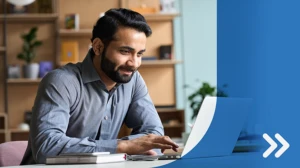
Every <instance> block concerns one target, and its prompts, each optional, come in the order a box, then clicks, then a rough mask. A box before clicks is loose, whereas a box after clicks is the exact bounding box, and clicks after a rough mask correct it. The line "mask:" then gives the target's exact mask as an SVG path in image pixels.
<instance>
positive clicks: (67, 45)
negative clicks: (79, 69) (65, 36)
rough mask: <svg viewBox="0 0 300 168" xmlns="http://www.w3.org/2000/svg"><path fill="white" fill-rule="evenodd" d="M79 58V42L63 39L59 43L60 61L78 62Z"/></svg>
mask: <svg viewBox="0 0 300 168" xmlns="http://www.w3.org/2000/svg"><path fill="white" fill-rule="evenodd" d="M78 58H79V44H78V42H77V41H64V42H62V44H61V57H60V61H61V62H62V63H67V62H73V63H76V62H78Z"/></svg>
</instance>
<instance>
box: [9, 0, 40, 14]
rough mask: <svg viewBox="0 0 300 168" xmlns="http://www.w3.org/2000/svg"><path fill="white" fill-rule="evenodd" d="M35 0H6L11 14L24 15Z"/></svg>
mask: <svg viewBox="0 0 300 168" xmlns="http://www.w3.org/2000/svg"><path fill="white" fill-rule="evenodd" d="M34 1H35V0H7V2H8V3H9V4H10V5H11V10H10V11H12V13H26V10H27V7H26V5H29V4H31V3H33V2H34Z"/></svg>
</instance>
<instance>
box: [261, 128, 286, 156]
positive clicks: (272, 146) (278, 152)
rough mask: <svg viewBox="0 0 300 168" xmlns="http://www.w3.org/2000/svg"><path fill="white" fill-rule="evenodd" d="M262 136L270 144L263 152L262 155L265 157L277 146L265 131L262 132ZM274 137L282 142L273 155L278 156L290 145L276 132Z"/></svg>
mask: <svg viewBox="0 0 300 168" xmlns="http://www.w3.org/2000/svg"><path fill="white" fill-rule="evenodd" d="M263 138H264V139H265V140H266V141H267V142H268V143H269V144H270V147H269V148H268V149H267V150H266V151H265V152H264V153H263V157H264V158H267V157H268V156H269V155H270V154H271V153H272V152H273V151H274V150H275V149H276V148H277V146H278V145H277V143H276V142H275V141H274V140H273V139H272V138H271V137H270V136H269V135H268V134H266V133H264V134H263ZM275 138H276V139H277V140H278V141H279V142H280V143H281V144H282V147H281V148H280V149H279V150H278V151H277V152H276V153H275V157H276V158H279V157H280V156H281V155H282V154H283V153H284V152H285V151H286V150H287V149H288V148H289V147H290V144H289V143H288V142H287V141H286V140H285V139H283V138H282V136H281V135H280V134H278V133H276V134H275Z"/></svg>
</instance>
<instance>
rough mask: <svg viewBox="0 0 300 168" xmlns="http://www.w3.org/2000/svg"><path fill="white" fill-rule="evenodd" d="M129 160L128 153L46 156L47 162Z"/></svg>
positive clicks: (82, 162) (91, 162)
mask: <svg viewBox="0 0 300 168" xmlns="http://www.w3.org/2000/svg"><path fill="white" fill-rule="evenodd" d="M126 160H127V155H126V153H116V154H80V153H78V155H76V154H70V155H67V154H63V155H58V156H52V157H47V158H46V164H48V165H55V164H99V163H111V162H123V161H126Z"/></svg>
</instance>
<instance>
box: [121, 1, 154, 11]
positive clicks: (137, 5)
mask: <svg viewBox="0 0 300 168" xmlns="http://www.w3.org/2000/svg"><path fill="white" fill-rule="evenodd" d="M123 1H124V2H123V4H124V5H125V6H124V7H125V8H128V9H131V10H133V11H136V12H138V13H140V14H154V13H158V12H159V11H160V3H159V0H123Z"/></svg>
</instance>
